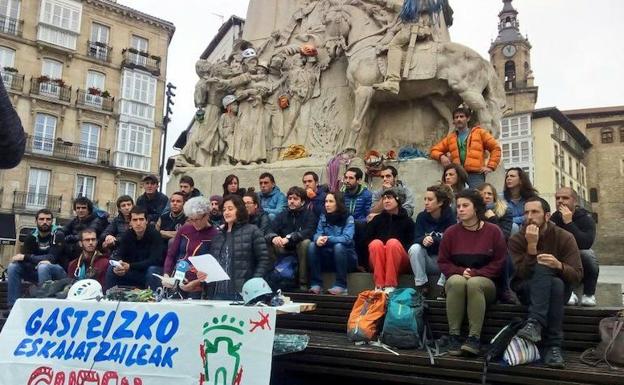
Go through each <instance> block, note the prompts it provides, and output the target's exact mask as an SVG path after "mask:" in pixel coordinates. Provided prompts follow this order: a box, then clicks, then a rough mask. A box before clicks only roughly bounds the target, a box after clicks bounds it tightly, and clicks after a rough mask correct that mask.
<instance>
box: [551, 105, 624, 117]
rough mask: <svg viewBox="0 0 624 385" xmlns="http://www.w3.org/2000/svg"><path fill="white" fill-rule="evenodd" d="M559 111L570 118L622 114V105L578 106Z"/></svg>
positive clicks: (623, 108) (623, 109)
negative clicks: (577, 107) (574, 108)
mask: <svg viewBox="0 0 624 385" xmlns="http://www.w3.org/2000/svg"><path fill="white" fill-rule="evenodd" d="M561 112H563V113H564V114H565V115H566V116H568V117H570V118H573V119H579V118H583V117H596V116H608V115H619V114H624V106H611V107H590V108H579V109H576V110H566V111H561Z"/></svg>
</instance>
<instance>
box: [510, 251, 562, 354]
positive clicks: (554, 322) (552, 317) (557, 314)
mask: <svg viewBox="0 0 624 385" xmlns="http://www.w3.org/2000/svg"><path fill="white" fill-rule="evenodd" d="M515 290H516V293H517V294H518V298H519V299H520V301H521V302H522V303H524V304H525V305H528V306H529V318H533V319H534V320H536V321H537V322H539V323H540V325H542V328H544V331H545V332H544V333H545V335H543V341H544V346H559V347H561V344H562V343H563V306H564V305H565V303H566V302H567V301H568V298H570V294H571V293H572V288H571V287H570V286H568V285H566V284H565V283H564V282H563V280H562V279H561V278H559V276H558V275H557V273H556V272H555V271H554V270H553V269H551V268H549V267H547V266H544V265H540V264H539V263H537V264H535V267H534V268H533V274H532V275H531V277H530V278H529V279H528V280H525V281H522V282H519V283H518V284H517V285H516V287H515Z"/></svg>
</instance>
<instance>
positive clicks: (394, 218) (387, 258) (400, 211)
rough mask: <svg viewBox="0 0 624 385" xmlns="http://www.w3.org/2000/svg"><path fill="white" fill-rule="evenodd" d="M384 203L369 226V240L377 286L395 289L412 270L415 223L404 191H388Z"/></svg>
mask: <svg viewBox="0 0 624 385" xmlns="http://www.w3.org/2000/svg"><path fill="white" fill-rule="evenodd" d="M381 202H382V204H383V211H382V212H381V213H380V214H379V215H377V216H375V217H374V218H373V219H372V220H371V221H370V222H368V224H367V225H366V243H367V244H368V253H369V263H370V267H371V269H372V270H373V277H374V281H375V288H376V289H385V290H386V291H387V292H392V291H393V290H394V289H395V288H396V287H397V285H398V281H399V274H401V273H405V272H408V271H410V261H409V257H408V255H407V250H408V249H409V247H410V246H411V245H412V243H414V222H413V221H412V219H411V218H410V217H409V216H408V215H407V211H406V210H405V209H404V208H403V207H402V204H403V203H404V202H405V193H404V192H403V191H401V190H398V189H395V188H391V189H388V190H385V191H384V192H383V193H382V195H381Z"/></svg>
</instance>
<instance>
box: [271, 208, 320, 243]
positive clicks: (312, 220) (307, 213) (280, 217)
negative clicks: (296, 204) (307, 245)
mask: <svg viewBox="0 0 624 385" xmlns="http://www.w3.org/2000/svg"><path fill="white" fill-rule="evenodd" d="M316 223H317V218H316V215H315V214H314V211H312V210H306V208H305V207H300V208H299V209H297V210H291V209H286V210H285V211H282V212H281V213H279V214H277V216H276V217H275V219H274V220H273V223H271V230H270V231H269V232H268V234H267V235H266V239H267V241H271V240H273V238H275V237H287V236H288V238H289V239H290V240H289V241H288V243H287V244H286V249H289V250H291V249H295V248H296V247H297V244H299V242H301V241H303V240H304V239H312V236H313V235H314V232H315V231H316Z"/></svg>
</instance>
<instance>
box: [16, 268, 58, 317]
mask: <svg viewBox="0 0 624 385" xmlns="http://www.w3.org/2000/svg"><path fill="white" fill-rule="evenodd" d="M31 266H32V265H30V264H24V263H22V262H11V263H10V264H9V267H8V269H7V271H8V272H7V274H8V278H7V280H8V284H9V287H8V293H7V302H8V305H9V306H13V304H14V303H15V301H17V299H18V298H19V297H20V295H21V294H22V279H24V280H26V281H29V282H36V283H37V284H38V285H41V284H42V283H44V282H45V281H50V280H54V281H55V280H58V279H63V278H65V277H66V276H67V273H66V272H65V270H64V269H63V267H61V265H56V264H50V263H47V264H46V263H44V264H39V266H37V267H36V268H35V269H34V270H33V269H32V267H31Z"/></svg>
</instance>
